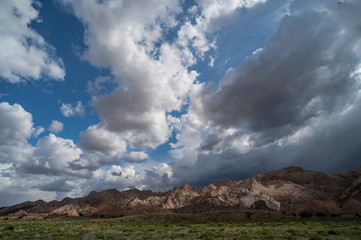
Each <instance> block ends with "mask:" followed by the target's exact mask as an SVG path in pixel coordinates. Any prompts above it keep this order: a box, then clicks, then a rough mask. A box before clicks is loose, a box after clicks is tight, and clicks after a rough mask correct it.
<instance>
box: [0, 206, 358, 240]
mask: <svg viewBox="0 0 361 240" xmlns="http://www.w3.org/2000/svg"><path fill="white" fill-rule="evenodd" d="M227 214H228V213H223V214H222V213H217V214H213V215H212V214H208V215H207V214H205V215H204V214H203V215H201V214H198V215H194V214H193V215H186V214H177V215H175V214H168V215H167V214H163V215H145V216H129V217H121V218H86V217H59V218H47V217H46V216H45V215H27V216H20V217H19V216H11V217H1V218H0V231H1V232H0V239H361V217H319V218H315V217H312V218H273V219H255V218H253V217H252V215H253V214H254V213H253V212H246V213H243V214H244V215H242V216H245V217H244V218H243V217H241V216H240V215H239V216H238V217H239V218H240V219H238V220H237V219H235V217H233V219H231V220H226V217H225V215H227ZM232 214H233V213H232ZM217 216H218V217H219V219H221V220H216V218H217ZM44 218H45V219H44Z"/></svg>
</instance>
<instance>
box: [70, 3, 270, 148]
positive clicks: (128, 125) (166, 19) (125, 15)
mask: <svg viewBox="0 0 361 240" xmlns="http://www.w3.org/2000/svg"><path fill="white" fill-rule="evenodd" d="M257 2H264V1H242V2H241V1H240V2H239V3H237V4H231V5H230V6H229V9H228V7H227V9H225V7H224V6H225V5H224V4H219V3H217V2H213V3H212V4H207V3H202V6H200V7H199V8H200V9H201V12H202V11H204V14H203V12H202V14H201V15H200V16H199V17H198V18H197V19H198V20H197V21H196V23H195V24H196V25H197V26H198V25H202V26H199V27H195V26H193V25H192V23H191V22H190V21H186V22H178V21H177V20H176V17H177V15H178V14H180V13H181V12H182V6H181V5H180V3H178V2H177V1H166V0H164V1H161V2H157V4H154V3H152V2H150V1H130V2H127V4H121V3H118V2H115V1H106V2H101V3H100V2H97V1H86V2H85V1H64V3H65V4H66V5H67V4H70V5H71V6H72V8H73V11H74V14H75V15H76V16H77V17H78V18H79V19H80V20H81V21H82V22H83V23H84V25H85V26H86V31H85V36H84V38H85V43H86V45H87V49H86V50H85V51H84V55H83V57H84V58H85V59H87V60H88V61H90V62H91V63H92V64H93V65H95V66H99V67H110V68H111V71H112V75H113V76H114V78H115V80H116V81H117V87H116V88H115V89H114V91H112V92H111V93H108V94H104V95H100V96H98V97H95V98H94V101H93V106H94V107H95V108H96V109H97V111H98V113H99V116H100V118H101V125H102V127H103V128H105V129H107V130H108V131H111V132H114V133H116V134H119V135H121V137H122V138H124V137H125V136H126V138H125V140H126V141H127V142H128V146H129V147H130V148H142V147H151V148H155V147H156V146H158V145H160V144H163V143H165V142H166V141H167V140H168V138H169V136H170V133H171V127H170V124H169V121H168V115H169V113H171V112H173V111H180V110H181V108H182V107H183V106H184V105H185V104H186V100H187V97H188V93H189V90H190V88H191V86H192V85H193V83H194V81H195V79H196V77H197V76H198V73H197V72H196V71H194V70H189V67H190V66H192V65H194V64H195V63H196V62H197V57H199V56H201V55H203V54H204V53H205V52H206V51H208V50H209V49H210V48H211V47H212V46H213V45H212V43H213V42H214V41H213V40H211V41H210V40H209V39H207V37H206V33H207V32H209V30H210V29H208V26H211V22H212V19H218V17H222V16H224V15H227V14H231V12H233V11H235V10H236V9H237V8H241V7H252V6H254V5H255V4H256V3H257ZM140 6H141V8H142V9H143V11H142V13H141V16H140V15H139V14H140V12H139V11H138V9H139V7H140ZM227 6H228V5H227ZM196 8H197V7H194V11H196V10H197V9H196ZM202 19H206V20H205V21H206V22H202V23H200V21H202ZM179 25H181V26H179ZM129 26H132V27H131V28H129ZM218 26H221V24H220V23H219V24H218ZM176 28H179V30H177V32H178V33H177V35H176V36H175V37H176V39H175V40H174V41H165V40H164V37H163V34H164V33H166V32H167V31H168V29H176ZM210 32H212V31H210ZM213 32H215V30H214V31H213ZM199 34H200V35H199ZM104 36H107V37H104ZM190 43H192V44H190ZM193 48H196V49H197V51H198V52H200V54H196V56H195V55H194V54H193V53H192V51H191V49H193ZM104 81H106V80H105V78H99V79H97V80H95V81H94V82H90V83H89V86H88V88H89V89H90V90H91V91H92V92H97V91H98V90H100V89H102V83H103V82H104ZM90 129H91V128H90Z"/></svg>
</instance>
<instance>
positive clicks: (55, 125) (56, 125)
mask: <svg viewBox="0 0 361 240" xmlns="http://www.w3.org/2000/svg"><path fill="white" fill-rule="evenodd" d="M63 127H64V124H63V123H61V122H59V121H57V120H53V121H51V124H50V126H49V128H48V129H49V131H50V132H53V133H58V132H61V131H62V130H63Z"/></svg>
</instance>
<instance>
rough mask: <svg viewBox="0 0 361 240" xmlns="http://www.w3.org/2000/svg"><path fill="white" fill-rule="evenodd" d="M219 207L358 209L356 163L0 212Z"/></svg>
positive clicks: (0, 212) (360, 185) (118, 212)
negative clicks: (345, 168) (328, 171)
mask: <svg viewBox="0 0 361 240" xmlns="http://www.w3.org/2000/svg"><path fill="white" fill-rule="evenodd" d="M220 209H256V210H269V211H275V212H280V213H284V214H292V215H297V214H300V213H302V212H308V213H310V214H313V215H316V214H322V215H326V216H328V215H340V214H346V215H356V214H359V215H361V168H358V169H356V170H354V171H344V172H342V173H338V174H334V175H331V174H326V173H322V172H316V171H311V170H304V169H303V168H300V167H287V168H283V169H281V170H276V171H270V172H265V173H260V174H255V175H253V176H251V177H250V178H247V179H242V180H225V181H221V182H217V183H214V184H209V185H207V186H204V187H191V186H189V185H188V184H185V185H183V186H180V187H174V188H173V189H172V190H169V191H166V192H152V191H150V190H138V189H130V190H125V191H118V190H116V189H108V190H103V191H99V192H96V191H92V192H90V193H89V194H88V195H87V196H84V197H80V198H69V197H66V198H64V199H63V200H61V201H57V200H53V201H50V202H45V201H43V200H38V201H35V202H30V201H27V202H23V203H20V204H16V205H13V206H9V207H2V208H0V216H4V215H8V214H15V213H16V212H18V211H26V212H28V213H48V214H50V215H53V216H62V215H68V216H78V215H79V214H80V215H83V216H107V217H111V216H123V215H134V214H147V213H167V212H174V213H197V212H207V211H213V210H220Z"/></svg>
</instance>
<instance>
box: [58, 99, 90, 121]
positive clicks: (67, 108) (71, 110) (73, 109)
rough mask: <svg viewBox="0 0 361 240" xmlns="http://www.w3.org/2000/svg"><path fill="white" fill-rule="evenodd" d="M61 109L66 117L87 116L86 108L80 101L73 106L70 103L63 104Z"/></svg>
mask: <svg viewBox="0 0 361 240" xmlns="http://www.w3.org/2000/svg"><path fill="white" fill-rule="evenodd" d="M59 109H60V112H61V113H62V114H63V116H64V117H84V116H85V107H84V106H83V104H82V102H81V101H78V102H76V103H75V104H73V105H71V104H70V103H63V104H62V105H61V106H60V108H59Z"/></svg>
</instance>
